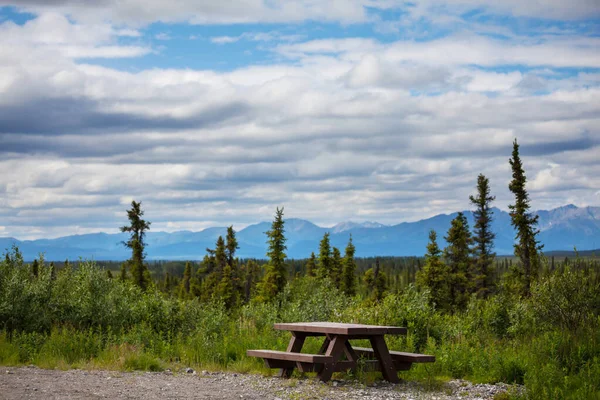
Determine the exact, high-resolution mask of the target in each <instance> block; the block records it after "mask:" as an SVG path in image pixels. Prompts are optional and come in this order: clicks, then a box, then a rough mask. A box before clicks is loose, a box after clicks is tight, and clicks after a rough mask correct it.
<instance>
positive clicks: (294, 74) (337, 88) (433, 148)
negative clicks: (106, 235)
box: [0, 0, 600, 237]
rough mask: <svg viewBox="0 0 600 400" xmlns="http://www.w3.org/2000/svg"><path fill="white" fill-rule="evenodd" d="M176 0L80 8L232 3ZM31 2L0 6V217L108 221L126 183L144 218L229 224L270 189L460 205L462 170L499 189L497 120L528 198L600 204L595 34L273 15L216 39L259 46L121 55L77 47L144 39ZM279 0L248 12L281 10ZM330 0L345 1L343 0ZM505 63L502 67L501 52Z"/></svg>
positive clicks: (424, 211)
mask: <svg viewBox="0 0 600 400" xmlns="http://www.w3.org/2000/svg"><path fill="white" fill-rule="evenodd" d="M42 3H43V4H42ZM184 3H185V2H183V1H181V2H175V3H173V7H172V8H173V9H172V10H168V11H165V10H163V9H162V5H160V4H158V3H152V2H150V3H148V9H147V10H146V11H145V12H146V13H147V14H140V15H138V16H137V17H136V12H134V11H136V7H137V3H135V2H133V1H129V2H119V4H118V6H117V7H116V8H115V9H112V10H110V11H107V9H108V8H110V7H108V5H109V4H112V3H111V2H110V1H108V0H105V1H104V2H96V5H95V7H96V11H97V13H98V14H99V15H102V13H107V12H110V15H111V18H115V21H117V20H119V19H118V18H116V17H115V16H117V14H118V16H119V18H120V21H121V22H123V21H124V22H130V21H128V19H129V18H132V19H135V18H139V19H140V20H143V19H144V18H147V19H148V20H152V19H154V20H156V19H161V18H163V17H157V16H155V15H154V14H153V13H156V14H159V11H160V12H164V13H165V14H164V15H165V17H164V18H172V19H173V20H174V19H177V18H184V17H183V11H182V10H184V9H187V8H186V7H197V10H201V11H202V13H204V14H203V15H204V17H203V18H208V17H206V16H207V15H210V16H214V17H215V19H216V21H221V22H223V21H226V20H235V18H236V17H235V13H236V12H237V11H230V10H225V8H223V7H221V6H219V5H213V6H212V8H211V7H209V6H207V5H206V4H208V3H206V4H201V3H197V2H195V4H196V5H190V4H191V3H190V4H187V3H186V4H184ZM463 3H464V5H465V6H469V5H471V3H473V2H468V1H464V2H463ZM463 3H461V4H463ZM23 4H25V3H23ZM48 4H49V3H48V2H34V1H32V2H29V3H27V4H26V5H27V6H29V7H32V9H35V10H45V11H44V12H43V13H42V14H40V15H39V16H37V17H36V18H34V19H32V20H30V21H28V22H26V23H25V24H23V25H17V24H15V23H12V22H10V21H5V22H3V23H1V24H0V194H1V196H0V215H1V216H2V218H3V220H2V226H3V227H4V230H3V231H2V234H3V235H4V234H8V235H14V236H17V237H38V236H57V235H61V234H66V233H75V232H79V233H82V232H90V231H97V230H108V231H115V230H116V228H117V227H118V226H119V225H121V224H122V222H123V220H124V209H125V208H126V206H127V203H128V201H130V200H131V199H132V198H134V199H137V200H142V201H143V202H144V206H145V209H146V212H147V216H148V219H150V220H151V221H153V222H154V224H153V229H156V230H162V229H165V230H176V229H179V228H186V229H201V228H204V227H206V226H209V225H211V224H214V225H217V224H218V225H225V224H230V223H235V224H238V225H244V224H248V223H253V222H256V221H259V220H265V219H269V218H271V215H272V212H273V210H274V209H275V207H276V206H281V205H284V206H285V207H286V216H290V217H292V216H295V217H302V218H309V219H312V220H314V221H315V222H318V223H321V224H323V225H331V224H333V223H336V222H339V221H341V220H348V219H365V220H380V221H381V222H384V223H395V222H400V221H404V220H414V219H419V218H423V217H427V216H431V215H434V214H437V213H440V212H449V211H455V210H459V209H464V208H467V207H469V205H468V195H469V194H471V193H472V192H473V191H474V187H475V183H476V179H477V175H478V174H479V173H484V174H485V175H486V176H488V177H489V178H490V181H491V184H492V191H493V193H494V194H495V195H497V205H498V206H500V207H505V206H506V205H507V204H508V203H509V202H510V201H511V198H510V194H509V192H508V190H507V187H506V186H507V183H508V181H509V179H510V171H509V167H508V162H507V161H508V158H509V156H510V151H511V145H512V140H513V138H515V137H517V138H519V142H520V143H521V144H522V154H523V157H524V161H525V168H526V170H527V174H528V177H529V178H530V183H531V190H532V191H533V193H535V195H534V196H532V198H533V202H534V207H540V208H541V207H552V206H558V205H561V204H564V203H566V202H574V203H576V204H581V205H583V204H598V203H600V202H599V200H600V197H598V196H599V195H598V191H597V188H598V187H599V186H600V181H598V178H597V177H599V176H600V169H599V166H598V163H597V159H598V154H599V152H600V137H599V135H598V131H599V129H600V106H599V104H600V73H598V69H599V68H600V57H599V55H598V51H597V49H598V46H599V42H598V40H597V38H585V40H582V39H581V38H578V37H574V36H573V37H557V38H543V39H540V40H537V41H532V40H529V39H527V38H519V39H515V40H510V41H506V40H496V39H492V38H489V37H481V36H475V35H469V34H457V35H450V36H447V37H443V38H439V39H435V40H429V41H423V42H419V41H415V40H410V39H403V40H397V41H394V42H388V43H384V42H380V41H378V40H375V39H369V38H346V39H321V40H305V41H300V40H299V38H294V39H293V40H292V39H291V38H290V40H288V41H289V42H290V43H281V42H282V41H284V39H282V38H281V35H280V34H278V33H277V34H275V33H272V34H271V35H272V36H271V37H267V36H258V34H254V33H253V34H250V33H248V34H244V35H242V36H235V37H234V36H227V38H237V39H235V40H242V39H243V40H250V41H252V40H255V41H261V42H268V41H271V40H272V39H271V38H272V37H274V36H276V35H279V36H278V37H277V39H276V40H272V42H273V43H274V45H273V46H272V47H271V49H272V56H273V59H272V60H271V63H270V64H267V65H248V66H243V67H238V68H236V69H233V70H229V71H217V70H209V69H206V70H200V69H183V68H171V69H168V68H146V69H141V70H139V71H132V70H122V69H121V70H120V69H117V68H114V67H108V66H100V65H97V64H94V63H92V61H90V60H80V58H82V57H92V56H93V57H100V56H99V55H98V54H100V55H102V54H103V55H104V56H105V57H130V56H131V57H133V56H138V55H141V54H147V53H148V52H151V51H152V49H150V48H147V47H145V46H143V45H130V44H129V45H123V44H122V42H121V39H120V38H123V37H126V38H138V39H139V38H140V36H139V35H138V34H139V32H140V31H139V30H137V29H135V28H131V27H124V26H121V25H118V24H116V25H113V24H112V23H108V22H98V21H97V20H95V19H94V18H91V16H88V15H87V13H91V14H93V13H92V12H91V11H90V10H93V8H92V6H90V5H88V4H87V3H86V4H83V3H81V2H69V1H67V0H64V1H58V0H56V1H54V2H53V6H52V7H50V6H48ZM211 4H212V3H211ZM246 4H247V6H248V7H257V10H258V9H261V7H263V8H264V7H267V6H265V5H264V4H263V3H261V2H256V3H246ZM289 4H296V7H299V8H298V9H297V10H296V12H297V14H298V15H299V16H298V17H297V18H300V17H302V18H311V17H310V15H311V14H310V13H311V12H314V13H316V14H315V15H317V14H318V15H321V13H323V12H326V11H328V10H329V9H328V8H327V7H331V8H332V10H333V9H334V8H335V7H341V6H340V3H337V2H334V1H332V2H329V3H322V4H321V3H319V4H317V3H311V4H312V5H306V4H304V3H302V4H301V3H289ZM428 4H429V6H431V7H434V6H435V2H429V3H428ZM473 4H475V3H473ZM387 5H389V6H390V7H392V6H394V5H393V4H391V3H389V4H388V3H384V2H377V4H376V6H377V7H386V6H387ZM119 7H120V8H119ZM201 7H205V8H206V9H205V8H201ZM287 7H290V6H287V5H286V6H282V8H281V9H279V8H274V9H273V10H271V11H269V12H270V13H271V14H269V13H267V14H266V16H264V18H267V19H268V18H272V19H273V20H275V19H277V18H284V17H283V16H284V15H288V14H286V13H290V12H289V9H288V8H287ZM319 7H320V8H319ZM490 7H495V8H497V9H504V8H503V7H508V6H503V5H502V4H500V3H498V4H496V3H492V4H491V5H490ZM511 7H515V8H518V7H520V5H519V4H517V3H516V2H515V3H514V4H513V5H512V6H511ZM317 8H318V9H319V10H318V13H317V11H315V10H316V9H317ZM57 10H58V11H57ZM207 10H208V11H207ZM253 10H254V9H253ZM335 10H337V8H335ZM353 10H354V11H353ZM511 10H512V9H511ZM523 10H524V11H522V13H526V12H533V11H527V10H528V9H526V8H523ZM63 12H65V13H66V12H68V13H69V15H73V18H74V19H72V18H68V17H67V16H65V15H66V14H63ZM198 12H199V13H200V11H198ZM253 12H254V11H252V12H247V13H245V14H244V13H242V14H240V18H242V17H241V16H242V15H244V16H245V18H254V16H255V15H258V14H253ZM256 12H258V11H256ZM303 12H304V13H305V14H302V13H303ZM344 12H345V13H346V14H343V13H342V14H343V15H346V17H347V18H348V19H349V20H352V19H361V18H365V14H364V12H365V11H364V9H363V8H362V6H361V5H360V3H353V4H352V5H351V6H350V7H349V10H346V11H344ZM507 12H508V11H507ZM342 14H340V15H342ZM190 15H193V16H192V17H191V18H192V19H193V18H200V17H198V16H197V15H195V14H193V13H192V14H190ZM290 15H291V14H290ZM307 15H308V16H307ZM548 15H552V14H548ZM575 15H576V14H573V18H575ZM217 16H218V17H217ZM84 17H86V18H84ZM87 17H90V18H87ZM134 17H135V18H134ZM219 18H221V19H219ZM228 18H229V19H228ZM261 18H262V17H261ZM285 18H288V17H285ZM289 18H292V17H289ZM294 18H296V17H294ZM328 18H332V19H333V18H342V17H340V16H339V15H337V14H335V13H334V12H333V11H332V12H331V13H330V16H329V17H328ZM198 20H199V21H200V20H201V18H200V19H198ZM282 20H283V19H282ZM340 20H341V19H340ZM138 22H139V21H138ZM138 39H136V41H137V40H138ZM211 40H212V41H213V42H214V43H226V42H227V41H228V40H231V39H220V40H219V39H218V38H217V37H213V38H212V39H211ZM215 48H221V47H217V46H215ZM94 54H95V55H94ZM515 64H517V65H519V66H521V68H518V69H517V68H508V67H507V66H513V65H515ZM564 67H568V68H567V69H565V68H564ZM573 70H575V72H573ZM573 196H576V199H575V200H574V199H573Z"/></svg>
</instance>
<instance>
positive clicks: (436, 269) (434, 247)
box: [416, 229, 449, 309]
mask: <svg viewBox="0 0 600 400" xmlns="http://www.w3.org/2000/svg"><path fill="white" fill-rule="evenodd" d="M441 255H442V251H441V250H440V248H439V246H438V244H437V234H436V233H435V231H434V230H433V229H432V230H431V231H430V232H429V243H428V244H427V253H426V254H425V264H424V265H423V267H422V268H421V269H420V270H419V271H418V272H417V277H416V281H417V285H418V286H420V287H423V288H428V289H429V291H430V301H431V303H432V304H434V305H436V306H437V307H438V308H446V309H447V308H449V290H448V267H447V266H446V264H444V263H443V262H442V260H441Z"/></svg>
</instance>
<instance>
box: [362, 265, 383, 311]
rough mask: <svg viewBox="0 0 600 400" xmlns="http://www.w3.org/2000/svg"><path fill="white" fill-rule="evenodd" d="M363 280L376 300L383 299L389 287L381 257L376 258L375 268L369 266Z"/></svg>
mask: <svg viewBox="0 0 600 400" xmlns="http://www.w3.org/2000/svg"><path fill="white" fill-rule="evenodd" d="M363 280H364V282H365V285H366V286H367V290H368V291H369V293H370V294H371V297H372V298H373V299H374V300H376V301H379V300H381V299H383V294H384V293H385V291H386V289H387V277H386V274H385V272H383V271H381V268H380V266H379V258H377V259H375V268H369V269H368V270H367V271H366V272H365V276H364V278H363Z"/></svg>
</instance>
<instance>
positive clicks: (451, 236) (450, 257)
mask: <svg viewBox="0 0 600 400" xmlns="http://www.w3.org/2000/svg"><path fill="white" fill-rule="evenodd" d="M445 239H446V241H447V242H448V247H446V248H445V249H444V258H445V260H446V263H447V266H448V286H449V304H448V306H449V307H450V309H452V310H463V309H464V308H465V307H466V305H467V301H468V298H469V293H470V292H471V276H470V274H469V272H470V269H471V263H472V260H471V247H470V246H471V244H472V243H473V239H472V238H471V232H470V231H469V223H468V222H467V217H465V216H464V214H463V213H461V212H459V213H458V215H457V216H456V218H454V219H453V220H452V222H451V226H450V229H449V230H448V235H447V236H446V237H445Z"/></svg>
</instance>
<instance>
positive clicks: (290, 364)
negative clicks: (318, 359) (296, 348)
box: [264, 358, 296, 370]
mask: <svg viewBox="0 0 600 400" xmlns="http://www.w3.org/2000/svg"><path fill="white" fill-rule="evenodd" d="M264 360H265V365H266V367H267V368H292V370H293V369H294V367H295V366H296V361H289V360H274V359H272V358H265V359H264Z"/></svg>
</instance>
